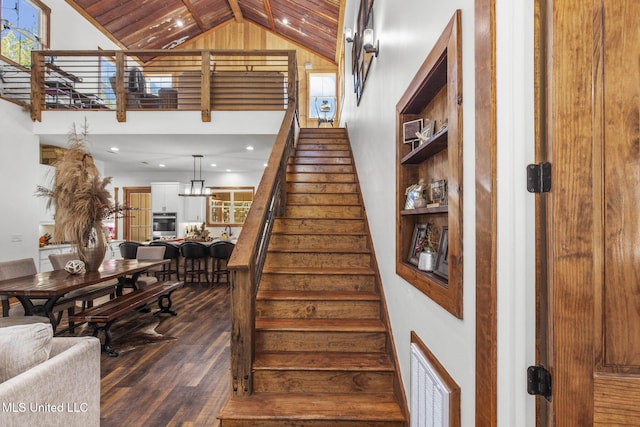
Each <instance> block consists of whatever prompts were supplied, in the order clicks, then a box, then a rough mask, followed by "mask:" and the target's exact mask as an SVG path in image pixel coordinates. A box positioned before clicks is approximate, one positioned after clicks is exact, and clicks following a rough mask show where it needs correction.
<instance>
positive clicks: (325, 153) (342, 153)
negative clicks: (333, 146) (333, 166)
mask: <svg viewBox="0 0 640 427" xmlns="http://www.w3.org/2000/svg"><path fill="white" fill-rule="evenodd" d="M295 157H345V158H350V157H351V152H350V151H346V150H317V151H314V150H307V151H303V150H296V153H295Z"/></svg>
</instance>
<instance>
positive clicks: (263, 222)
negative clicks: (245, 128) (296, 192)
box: [228, 99, 297, 396]
mask: <svg viewBox="0 0 640 427" xmlns="http://www.w3.org/2000/svg"><path fill="white" fill-rule="evenodd" d="M296 114H297V102H296V100H295V99H289V106H288V108H287V112H286V114H285V117H284V120H283V122H282V125H281V127H280V131H279V132H278V136H277V138H276V142H275V145H274V147H273V150H272V151H271V155H270V157H269V162H268V164H267V167H266V169H265V171H264V174H263V175H262V180H261V181H260V185H259V186H258V190H257V191H256V197H255V198H254V200H253V203H252V204H251V209H250V211H249V214H248V216H247V219H246V221H245V223H244V225H243V227H242V233H241V234H240V237H239V238H238V242H237V243H236V247H235V249H234V251H233V254H232V256H231V259H230V260H229V264H228V265H229V270H230V271H231V329H232V332H231V384H232V389H233V394H234V395H235V396H248V395H250V394H252V393H253V373H252V366H253V357H254V348H255V343H254V336H255V297H256V294H257V292H258V284H259V282H260V276H261V274H262V266H263V265H264V260H265V258H266V255H267V246H268V244H269V237H270V236H271V229H272V227H273V221H274V219H275V217H276V216H279V215H282V214H283V211H284V207H285V204H286V187H285V186H286V170H287V163H288V159H289V157H290V156H291V154H292V153H293V149H294V145H295V138H296V133H297V132H296V129H297V121H296Z"/></svg>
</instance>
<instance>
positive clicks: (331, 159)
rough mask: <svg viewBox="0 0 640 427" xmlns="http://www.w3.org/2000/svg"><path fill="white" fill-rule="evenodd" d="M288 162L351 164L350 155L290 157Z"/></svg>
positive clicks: (302, 163) (301, 163) (295, 163)
mask: <svg viewBox="0 0 640 427" xmlns="http://www.w3.org/2000/svg"><path fill="white" fill-rule="evenodd" d="M289 164H294V165H351V164H353V162H352V161H351V158H350V157H291V159H290V160H289Z"/></svg>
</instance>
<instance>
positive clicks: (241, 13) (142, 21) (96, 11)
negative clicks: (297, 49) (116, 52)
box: [67, 0, 345, 62]
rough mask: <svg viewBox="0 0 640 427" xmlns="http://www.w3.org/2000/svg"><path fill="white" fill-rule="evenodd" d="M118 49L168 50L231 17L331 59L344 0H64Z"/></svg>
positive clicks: (336, 44)
mask: <svg viewBox="0 0 640 427" xmlns="http://www.w3.org/2000/svg"><path fill="white" fill-rule="evenodd" d="M67 2H68V3H69V4H71V5H72V6H73V7H75V8H76V9H77V10H78V11H80V13H82V14H83V15H84V16H85V17H87V18H88V19H89V20H90V21H92V22H93V23H94V24H95V25H96V26H98V27H99V28H101V29H102V30H103V31H104V32H105V33H107V34H108V35H110V36H111V38H112V39H114V40H115V41H116V42H117V43H119V44H120V45H121V46H122V47H123V48H126V49H132V50H138V49H173V48H175V47H178V46H180V45H181V44H182V43H184V42H186V41H187V40H191V39H193V38H195V37H197V36H199V35H200V34H203V33H205V32H207V31H210V30H213V29H215V28H216V27H218V26H220V25H223V24H225V23H226V22H229V21H231V20H235V21H236V22H242V21H243V20H248V21H251V22H254V23H256V24H258V25H260V26H262V27H264V28H266V29H267V30H269V31H271V32H273V33H275V34H277V35H279V36H281V37H283V38H285V39H288V40H290V41H292V42H294V43H296V44H298V45H300V46H302V47H304V48H306V49H308V50H310V51H312V52H315V53H317V54H318V55H320V56H323V57H325V58H327V59H329V60H330V61H333V62H337V61H336V59H337V58H336V50H337V46H338V40H340V39H341V37H342V28H341V25H342V23H341V19H342V13H343V9H344V3H345V1H344V0H67Z"/></svg>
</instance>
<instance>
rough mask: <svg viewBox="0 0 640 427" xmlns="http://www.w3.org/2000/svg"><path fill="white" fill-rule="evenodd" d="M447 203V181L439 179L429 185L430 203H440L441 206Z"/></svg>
mask: <svg viewBox="0 0 640 427" xmlns="http://www.w3.org/2000/svg"><path fill="white" fill-rule="evenodd" d="M446 202H447V180H446V179H440V180H438V181H435V182H432V183H431V203H440V204H441V205H444V204H446Z"/></svg>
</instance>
